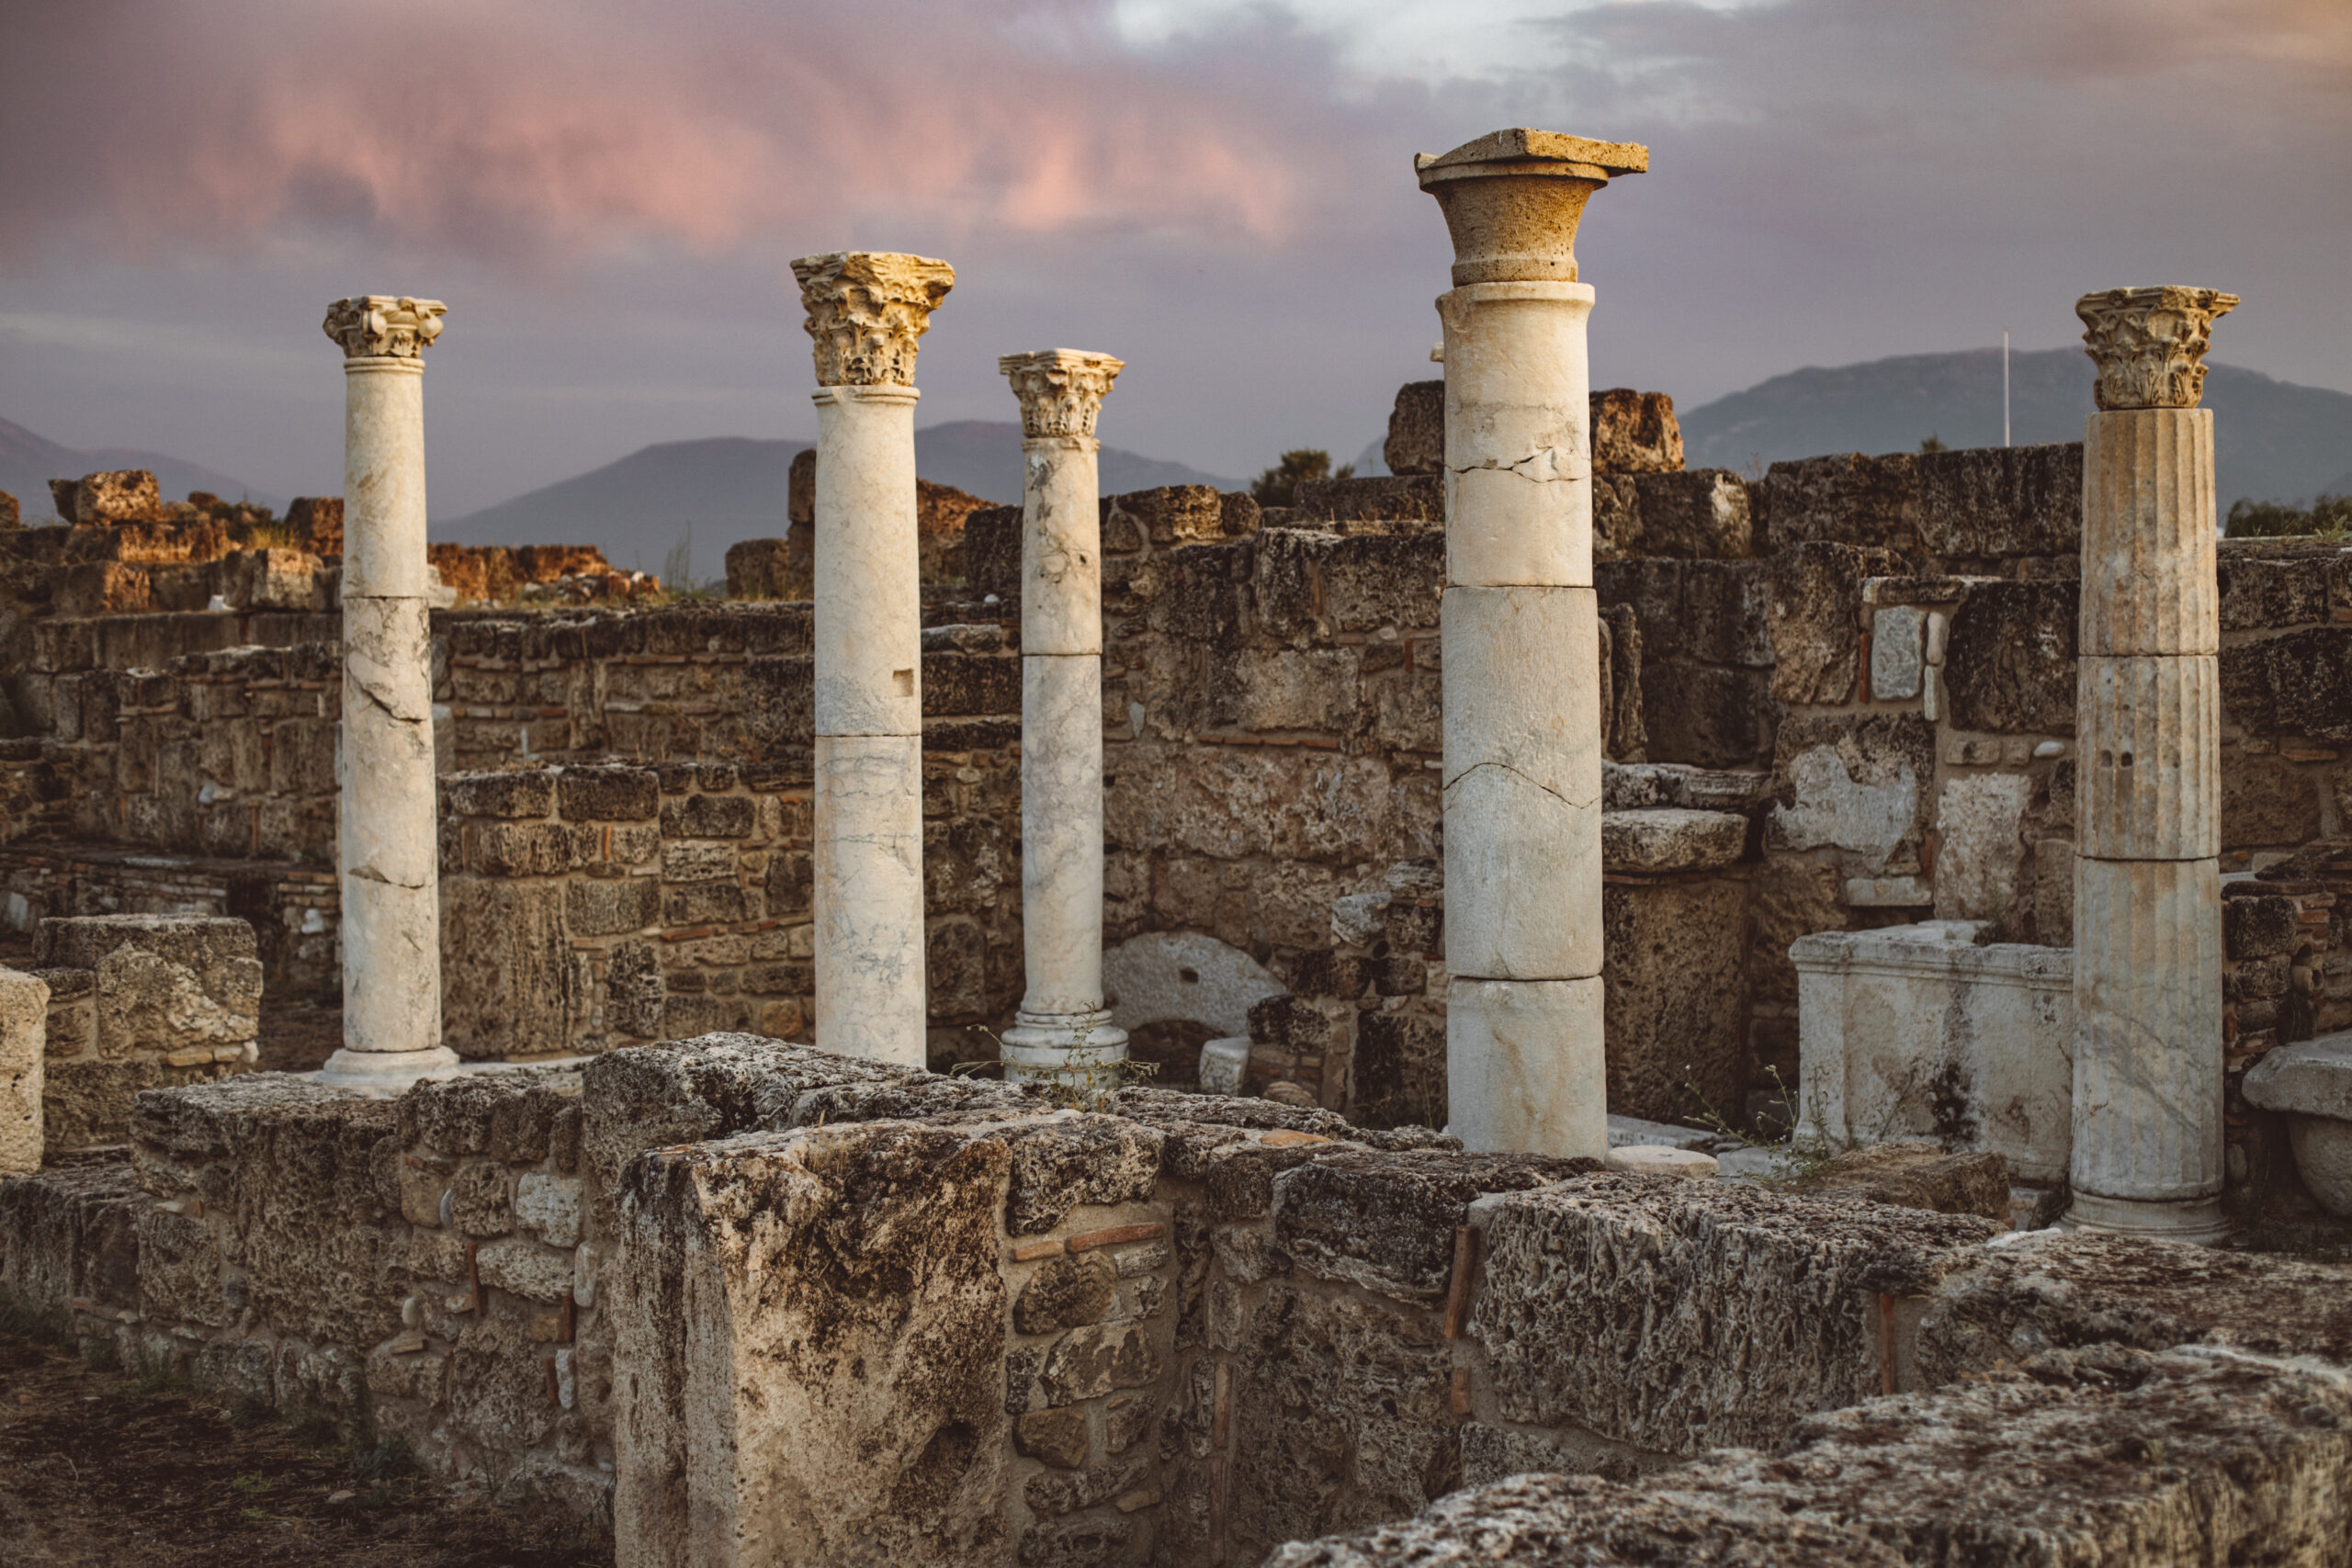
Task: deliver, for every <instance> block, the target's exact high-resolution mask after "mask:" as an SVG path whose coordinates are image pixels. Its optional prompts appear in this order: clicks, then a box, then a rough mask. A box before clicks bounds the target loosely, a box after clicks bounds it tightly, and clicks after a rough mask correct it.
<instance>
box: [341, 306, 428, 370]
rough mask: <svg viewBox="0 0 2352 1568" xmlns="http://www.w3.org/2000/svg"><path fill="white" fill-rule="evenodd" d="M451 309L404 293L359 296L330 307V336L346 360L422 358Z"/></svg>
mask: <svg viewBox="0 0 2352 1568" xmlns="http://www.w3.org/2000/svg"><path fill="white" fill-rule="evenodd" d="M448 310H449V308H448V307H447V305H444V304H443V303H441V301H440V300H438V299H410V298H409V297H408V296H407V295H405V294H401V295H392V294H357V295H354V296H353V297H352V298H350V299H338V300H336V301H335V302H334V304H332V305H330V306H328V307H327V319H326V329H327V336H329V337H331V338H333V339H334V341H335V342H337V343H339V344H343V356H344V357H345V359H422V358H424V345H425V344H428V343H431V342H432V341H433V340H434V339H435V338H437V337H439V336H440V335H441V318H442V317H443V316H444V315H447V313H448Z"/></svg>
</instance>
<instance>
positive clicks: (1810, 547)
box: [1767, 543, 1887, 703]
mask: <svg viewBox="0 0 2352 1568" xmlns="http://www.w3.org/2000/svg"><path fill="white" fill-rule="evenodd" d="M1886 564H1887V563H1886V561H1885V560H1884V558H1883V557H1881V556H1880V555H1878V554H1877V553H1876V552H1872V551H1868V550H1861V549H1857V548H1855V547H1852V546H1849V545H1838V544H1823V543H1804V544H1799V545H1797V546H1795V547H1792V548H1789V549H1783V550H1781V552H1780V553H1779V554H1777V555H1775V556H1774V557H1773V558H1772V566H1771V600H1770V609H1769V611H1768V612H1767V619H1768V624H1769V626H1770V629H1771V637H1772V660H1773V662H1772V695H1773V696H1774V697H1775V698H1776V699H1778V700H1779V701H1781V702H1784V703H1842V702H1845V701H1846V700H1848V698H1849V697H1850V696H1851V695H1852V694H1853V692H1854V682H1855V678H1856V676H1857V675H1858V674H1859V672H1860V664H1861V640H1862V619H1861V617H1862V581H1863V579H1865V578H1866V577H1869V576H1871V575H1872V574H1873V573H1874V572H1875V571H1877V570H1880V569H1882V568H1883V567H1884V566H1885V565H1886Z"/></svg>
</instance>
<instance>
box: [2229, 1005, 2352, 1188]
mask: <svg viewBox="0 0 2352 1568" xmlns="http://www.w3.org/2000/svg"><path fill="white" fill-rule="evenodd" d="M2245 1098H2246V1102H2247V1103H2248V1104H2251V1105H2258V1106H2260V1107H2262V1109H2264V1110H2265V1111H2283V1112H2284V1113H2285V1114H2286V1117H2287V1140H2288V1145H2289V1146H2290V1148H2292V1149H2293V1150H2294V1153H2295V1168H2296V1170H2297V1171H2298V1172H2299V1173H2300V1174H2301V1176H2302V1179H2303V1185H2304V1186H2305V1187H2308V1188H2310V1189H2311V1192H2312V1197H2314V1198H2316V1199H2318V1200H2319V1201H2320V1202H2321V1203H2323V1204H2324V1205H2325V1206H2326V1208H2327V1209H2328V1211H2329V1212H2330V1213H2336V1214H2342V1215H2344V1216H2345V1217H2346V1218H2347V1219H2352V1032H2336V1033H2333V1034H2323V1035H2321V1036H2319V1037H2318V1038H2317V1039H2315V1040H2306V1041H2303V1042H2301V1043H2300V1044H2294V1045H2280V1046H2276V1047H2274V1048H2272V1049H2271V1050H2268V1051H2266V1052H2264V1053H2263V1055H2262V1059H2261V1060H2260V1061H2258V1062H2256V1063H2255V1065H2254V1066H2253V1067H2252V1068H2250V1069H2249V1070H2248V1071H2247V1073H2246V1075H2245Z"/></svg>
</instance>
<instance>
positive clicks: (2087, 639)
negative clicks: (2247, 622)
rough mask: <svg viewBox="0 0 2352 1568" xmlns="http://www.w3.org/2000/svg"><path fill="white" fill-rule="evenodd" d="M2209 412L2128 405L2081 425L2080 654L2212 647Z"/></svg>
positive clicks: (2216, 617) (2215, 584)
mask: <svg viewBox="0 0 2352 1568" xmlns="http://www.w3.org/2000/svg"><path fill="white" fill-rule="evenodd" d="M2216 532H2217V530H2216V528H2215V519H2214V510H2213V412H2212V410H2211V409H2131V410H2123V411H2118V412H2104V413H2095V414H2093V415H2091V416H2090V418H2089V420H2088V421H2087V422H2086V423H2085V425H2084V428H2083V623H2082V647H2083V652H2084V653H2085V654H2086V655H2089V654H2100V655H2132V654H2189V653H2216V652H2218V651H2220V649H2221V597H2220V584H2219V580H2218V577H2217V573H2216V570H2215V563H2214V539H2215V535H2216Z"/></svg>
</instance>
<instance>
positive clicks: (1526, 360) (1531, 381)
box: [1438, 283, 1593, 588]
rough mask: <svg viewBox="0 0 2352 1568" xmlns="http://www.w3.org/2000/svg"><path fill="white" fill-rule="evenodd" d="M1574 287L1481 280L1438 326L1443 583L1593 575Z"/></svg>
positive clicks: (1581, 296) (1446, 309)
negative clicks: (1441, 332)
mask: <svg viewBox="0 0 2352 1568" xmlns="http://www.w3.org/2000/svg"><path fill="white" fill-rule="evenodd" d="M1592 300H1593V292H1592V289H1591V288H1589V287H1588V286H1586V285H1584V284H1580V283H1479V284H1471V285H1468V286H1466V287H1464V288H1456V289H1454V290H1453V292H1452V293H1450V294H1447V295H1445V296H1443V297H1442V299H1440V300H1439V302H1438V314H1439V318H1440V319H1441V321H1443V323H1444V326H1445V411H1446V412H1445V435H1446V455H1445V462H1446V477H1445V515H1446V541H1445V543H1446V581H1447V582H1448V583H1449V584H1460V585H1466V586H1473V587H1511V586H1521V585H1560V586H1570V587H1578V588H1583V587H1589V586H1590V585H1591V583H1592V449H1591V440H1592V435H1591V431H1590V429H1589V423H1588V421H1589V417H1590V414H1589V385H1590V383H1589V379H1588V371H1587V363H1586V350H1585V318H1586V317H1587V316H1588V315H1589V314H1590V313H1591V310H1592Z"/></svg>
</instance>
